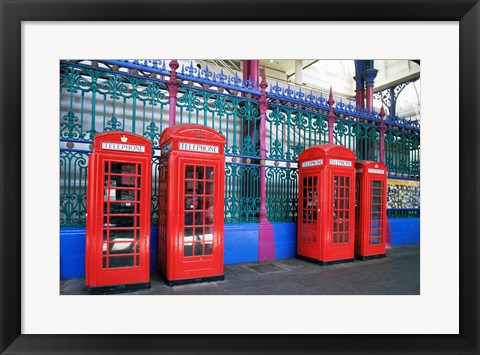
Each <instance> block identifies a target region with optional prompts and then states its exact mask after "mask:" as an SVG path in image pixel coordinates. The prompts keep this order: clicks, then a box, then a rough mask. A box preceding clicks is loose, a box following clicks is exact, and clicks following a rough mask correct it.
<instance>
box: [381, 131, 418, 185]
mask: <svg viewBox="0 0 480 355" xmlns="http://www.w3.org/2000/svg"><path fill="white" fill-rule="evenodd" d="M385 162H386V165H387V168H388V171H391V172H396V173H403V174H406V175H414V176H420V137H419V135H418V134H415V133H408V132H404V131H400V130H394V129H389V130H387V131H386V132H385Z"/></svg>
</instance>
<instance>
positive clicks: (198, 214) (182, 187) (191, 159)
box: [158, 124, 226, 286]
mask: <svg viewBox="0 0 480 355" xmlns="http://www.w3.org/2000/svg"><path fill="white" fill-rule="evenodd" d="M225 141H226V140H225V137H224V136H223V135H221V134H220V133H218V132H216V131H215V130H213V129H211V128H208V127H205V126H201V125H196V124H182V125H176V126H173V127H169V128H167V129H165V130H164V131H163V133H162V136H161V137H160V149H161V152H162V155H161V157H160V162H159V192H158V194H159V201H158V206H159V207H158V210H159V211H158V219H159V221H158V227H159V229H158V266H159V272H160V274H161V275H162V276H163V277H164V278H165V279H166V281H167V283H168V285H170V286H173V285H178V284H185V283H192V282H204V281H216V280H223V279H224V272H223V217H224V188H225V187H224V186H225V156H224V154H223V153H224V146H225Z"/></svg>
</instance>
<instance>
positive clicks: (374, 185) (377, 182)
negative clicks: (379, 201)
mask: <svg viewBox="0 0 480 355" xmlns="http://www.w3.org/2000/svg"><path fill="white" fill-rule="evenodd" d="M381 186H382V182H381V181H378V180H375V181H372V187H381Z"/></svg>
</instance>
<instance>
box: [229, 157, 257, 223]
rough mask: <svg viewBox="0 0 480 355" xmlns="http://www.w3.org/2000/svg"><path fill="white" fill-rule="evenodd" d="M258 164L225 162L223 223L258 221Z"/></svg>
mask: <svg viewBox="0 0 480 355" xmlns="http://www.w3.org/2000/svg"><path fill="white" fill-rule="evenodd" d="M259 178H260V166H259V165H256V164H242V163H227V164H226V167H225V223H254V222H258V213H259V211H260V196H259V189H258V187H259Z"/></svg>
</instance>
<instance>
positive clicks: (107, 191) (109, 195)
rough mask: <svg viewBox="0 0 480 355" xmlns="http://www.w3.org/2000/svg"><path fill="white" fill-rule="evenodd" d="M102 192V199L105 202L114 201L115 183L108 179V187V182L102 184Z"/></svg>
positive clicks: (115, 195)
mask: <svg viewBox="0 0 480 355" xmlns="http://www.w3.org/2000/svg"><path fill="white" fill-rule="evenodd" d="M104 186H105V188H104V190H103V191H104V192H103V199H104V200H105V201H107V200H110V201H115V200H116V199H117V191H118V190H117V188H116V187H117V182H116V181H115V180H113V179H110V186H109V185H108V180H105V182H104Z"/></svg>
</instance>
